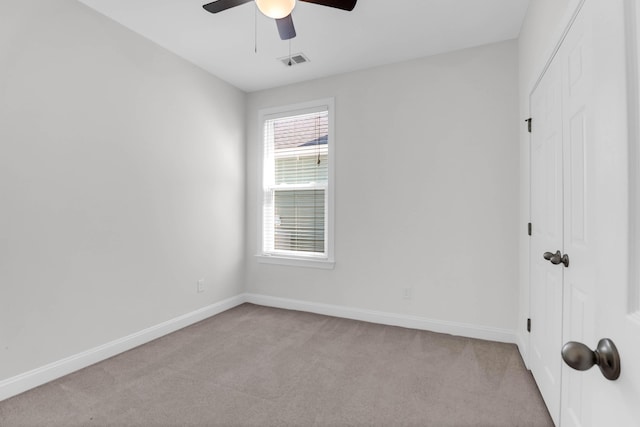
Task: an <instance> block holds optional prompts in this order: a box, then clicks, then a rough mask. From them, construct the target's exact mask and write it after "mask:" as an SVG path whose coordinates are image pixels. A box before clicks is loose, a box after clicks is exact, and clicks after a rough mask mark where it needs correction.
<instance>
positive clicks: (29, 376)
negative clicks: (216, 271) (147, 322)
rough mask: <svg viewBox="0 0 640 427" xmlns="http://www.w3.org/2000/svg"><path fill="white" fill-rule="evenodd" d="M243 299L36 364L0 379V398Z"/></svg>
mask: <svg viewBox="0 0 640 427" xmlns="http://www.w3.org/2000/svg"><path fill="white" fill-rule="evenodd" d="M244 302H245V295H244V294H241V295H236V296H235V297H232V298H228V299H226V300H223V301H220V302H217V303H215V304H211V305H209V306H207V307H203V308H201V309H199V310H196V311H193V312H191V313H187V314H185V315H182V316H179V317H176V318H174V319H171V320H167V321H166V322H163V323H160V324H158V325H155V326H152V327H150V328H147V329H144V330H142V331H139V332H136V333H133V334H131V335H128V336H126V337H123V338H120V339H117V340H115V341H111V342H109V343H106V344H103V345H101V346H98V347H95V348H92V349H89V350H87V351H83V352H82V353H78V354H75V355H73V356H69V357H67V358H64V359H62V360H58V361H56V362H53V363H49V364H48V365H45V366H41V367H40V368H36V369H33V370H31V371H28V372H25V373H22V374H20V375H16V376H15V377H11V378H8V379H6V380H2V381H0V401H2V400H4V399H8V398H10V397H12V396H15V395H17V394H20V393H22V392H24V391H27V390H30V389H32V388H35V387H38V386H40V385H42V384H46V383H48V382H50V381H53V380H55V379H57V378H60V377H62V376H64V375H68V374H70V373H72V372H75V371H78V370H80V369H82V368H86V367H87V366H90V365H93V364H94V363H97V362H100V361H103V360H105V359H108V358H110V357H113V356H115V355H117V354H120V353H123V352H125V351H127V350H131V349H132V348H135V347H138V346H140V345H142V344H146V343H148V342H150V341H153V340H155V339H157V338H160V337H162V336H164V335H167V334H170V333H171V332H175V331H177V330H178V329H182V328H184V327H186V326H189V325H192V324H194V323H197V322H199V321H201V320H204V319H207V318H209V317H211V316H215V315H216V314H218V313H222V312H223V311H226V310H229V309H231V308H233V307H235V306H237V305H240V304H243V303H244Z"/></svg>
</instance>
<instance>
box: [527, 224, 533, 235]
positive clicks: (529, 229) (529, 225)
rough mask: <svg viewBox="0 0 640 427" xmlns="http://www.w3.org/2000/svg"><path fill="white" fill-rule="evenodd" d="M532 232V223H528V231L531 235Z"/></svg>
mask: <svg viewBox="0 0 640 427" xmlns="http://www.w3.org/2000/svg"><path fill="white" fill-rule="evenodd" d="M531 232H532V228H531V223H529V224H527V233H528V234H529V236H531Z"/></svg>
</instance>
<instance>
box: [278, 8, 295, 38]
mask: <svg viewBox="0 0 640 427" xmlns="http://www.w3.org/2000/svg"><path fill="white" fill-rule="evenodd" d="M276 25H277V26H278V32H279V33H280V39H281V40H289V39H292V38H294V37H295V36H296V28H295V27H294V26H293V19H292V18H291V14H289V15H288V16H285V17H284V18H282V19H276Z"/></svg>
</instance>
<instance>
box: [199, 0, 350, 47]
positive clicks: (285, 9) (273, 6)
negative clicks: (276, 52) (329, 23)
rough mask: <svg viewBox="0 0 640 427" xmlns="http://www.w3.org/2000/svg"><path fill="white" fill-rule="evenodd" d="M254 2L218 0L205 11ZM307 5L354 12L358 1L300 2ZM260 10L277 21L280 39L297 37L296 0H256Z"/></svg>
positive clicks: (309, 0) (313, 0) (307, 0)
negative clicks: (295, 22)
mask: <svg viewBox="0 0 640 427" xmlns="http://www.w3.org/2000/svg"><path fill="white" fill-rule="evenodd" d="M250 1H254V0H216V1H214V2H211V3H208V4H205V5H204V6H202V7H204V9H205V10H206V11H207V12H211V13H218V12H222V11H223V10H227V9H231V8H232V7H236V6H240V5H241V4H245V3H249V2H250ZM300 1H303V2H306V3H314V4H319V5H322V6H329V7H335V8H336V9H342V10H347V11H352V10H353V8H354V7H355V6H356V2H357V1H358V0H300ZM255 2H256V5H257V6H258V9H260V12H262V13H263V14H264V15H266V16H268V17H269V18H273V19H275V20H276V25H277V27H278V33H279V34H280V39H282V40H289V39H292V38H294V37H295V36H296V29H295V27H294V26H293V19H292V18H291V11H293V8H294V7H295V6H296V0H255Z"/></svg>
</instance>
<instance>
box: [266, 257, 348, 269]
mask: <svg viewBox="0 0 640 427" xmlns="http://www.w3.org/2000/svg"><path fill="white" fill-rule="evenodd" d="M256 258H257V260H258V262H259V263H260V264H276V265H288V266H290V267H307V268H320V269H324V270H333V268H334V267H335V265H336V263H335V261H332V260H327V259H313V258H294V257H285V256H278V255H256Z"/></svg>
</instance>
